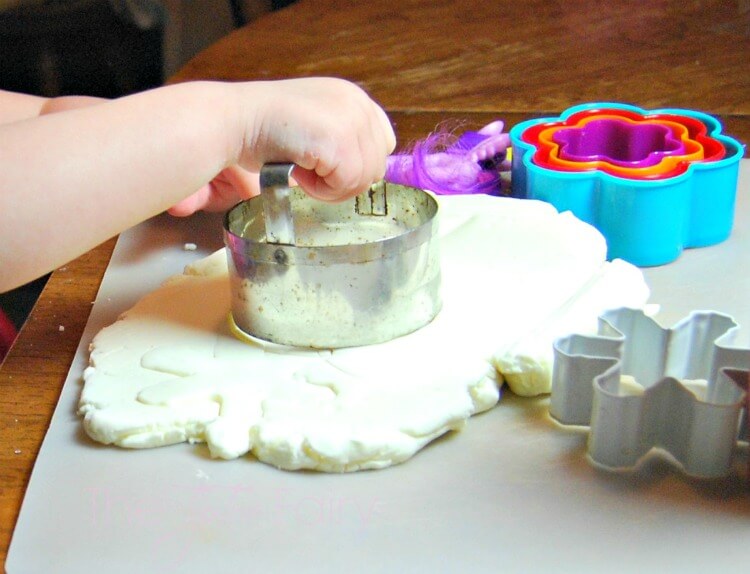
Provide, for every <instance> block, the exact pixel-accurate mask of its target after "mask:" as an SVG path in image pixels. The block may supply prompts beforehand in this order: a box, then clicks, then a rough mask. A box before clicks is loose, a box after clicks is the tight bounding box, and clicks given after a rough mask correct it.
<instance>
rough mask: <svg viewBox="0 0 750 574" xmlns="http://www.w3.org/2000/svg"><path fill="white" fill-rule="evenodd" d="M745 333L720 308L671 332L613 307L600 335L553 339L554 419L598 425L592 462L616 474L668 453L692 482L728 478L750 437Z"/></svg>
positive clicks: (697, 314) (592, 434)
mask: <svg viewBox="0 0 750 574" xmlns="http://www.w3.org/2000/svg"><path fill="white" fill-rule="evenodd" d="M738 332H739V326H738V325H737V324H736V323H735V321H734V320H733V319H732V318H731V317H729V316H728V315H724V314H722V313H717V312H714V311H694V312H693V313H691V314H690V315H689V316H688V317H686V318H685V319H683V320H682V321H680V322H678V323H677V324H676V325H675V326H674V327H673V328H670V329H665V328H662V327H661V326H659V325H658V324H657V322H656V321H655V320H654V319H653V318H651V317H648V316H647V315H646V314H645V313H644V312H643V311H642V310H636V309H628V308H619V309H613V310H610V311H607V312H606V313H604V314H602V315H601V316H600V318H599V330H598V333H597V334H596V335H578V334H574V335H568V336H565V337H561V338H559V339H557V340H556V341H555V343H554V362H553V367H552V391H551V396H550V409H549V412H550V415H551V416H552V418H553V419H555V420H557V421H558V422H559V423H561V424H564V425H579V426H580V425H584V426H586V425H587V426H590V429H589V436H588V446H587V448H588V456H589V458H590V459H591V461H592V462H594V463H595V464H597V465H599V466H601V467H604V468H607V469H609V470H632V469H634V468H636V467H637V465H638V463H639V462H640V461H641V459H643V458H644V457H645V456H646V455H647V454H649V453H650V452H651V451H652V450H653V449H655V448H657V449H658V448H661V449H663V450H666V451H667V452H668V453H669V454H671V455H672V456H673V457H674V458H675V459H676V460H677V461H678V462H679V463H680V464H681V466H682V468H683V470H684V472H685V473H686V474H688V475H690V476H694V477H697V478H718V477H722V476H725V475H727V474H728V473H729V472H730V470H731V465H732V460H733V456H734V454H735V451H736V447H737V442H738V440H747V438H748V437H747V431H748V429H747V425H748V420H747V418H748V412H747V411H748V404H747V403H748V402H749V401H748V399H749V398H750V397H749V396H748V392H749V391H750V389H748V376H749V375H750V349H748V348H743V347H741V346H738V345H736V341H737V335H738ZM623 375H625V376H629V378H623V377H622V376H623ZM628 381H630V382H628Z"/></svg>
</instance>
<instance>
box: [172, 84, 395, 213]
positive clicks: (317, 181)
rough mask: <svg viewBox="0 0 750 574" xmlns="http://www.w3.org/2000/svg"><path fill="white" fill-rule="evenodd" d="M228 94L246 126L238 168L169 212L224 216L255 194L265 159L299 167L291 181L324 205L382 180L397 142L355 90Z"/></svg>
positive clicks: (251, 88) (266, 88) (238, 90)
mask: <svg viewBox="0 0 750 574" xmlns="http://www.w3.org/2000/svg"><path fill="white" fill-rule="evenodd" d="M230 89H232V90H234V91H235V94H236V96H237V98H238V99H237V101H236V102H232V103H233V105H236V106H237V107H233V108H230V109H231V110H232V111H237V110H239V114H240V118H242V122H243V123H241V127H242V128H244V133H243V137H242V140H241V149H240V151H239V153H238V154H237V157H238V165H232V166H230V167H228V168H225V169H224V170H222V171H221V172H220V173H219V175H217V176H216V177H215V178H214V179H213V180H212V181H211V182H210V183H209V184H207V185H206V186H204V187H202V188H201V189H200V190H198V191H197V192H196V193H194V194H193V195H191V196H190V197H188V198H186V199H184V200H182V201H181V202H179V203H178V204H177V205H175V206H173V207H172V208H171V209H170V210H169V213H171V214H172V215H190V214H192V213H194V212H196V211H198V210H200V209H204V210H206V211H223V210H226V209H229V208H230V207H232V205H234V204H235V203H237V202H238V201H240V200H243V199H248V198H250V197H252V196H254V195H257V194H258V192H259V184H258V172H259V171H260V168H261V167H262V166H263V164H265V163H269V162H282V161H286V162H291V163H294V164H296V167H295V168H294V170H293V173H292V176H293V178H294V180H295V181H296V182H297V183H298V184H299V185H300V186H301V187H302V188H303V189H304V190H305V191H306V192H307V193H309V194H310V195H311V196H313V197H316V198H318V199H322V200H327V201H336V200H341V199H345V198H347V197H351V196H353V195H356V194H358V193H361V192H363V191H365V190H366V189H367V188H368V187H369V186H370V185H371V184H372V183H373V182H375V181H377V180H379V179H382V177H383V176H384V175H385V161H386V157H387V156H388V154H390V152H392V151H393V148H394V147H395V143H396V138H395V136H394V134H393V129H392V128H391V124H390V122H389V120H388V118H387V116H386V115H385V112H383V110H382V109H381V108H380V107H379V106H378V105H377V104H376V103H375V102H374V101H372V100H371V99H370V98H369V97H368V96H367V94H365V92H363V91H362V90H361V89H360V88H358V87H357V86H356V85H354V84H352V83H350V82H347V81H345V80H338V79H333V78H309V79H298V80H285V81H274V82H253V83H248V84H232V85H231V86H230ZM230 121H234V122H236V121H237V118H236V117H230ZM241 166H242V167H241Z"/></svg>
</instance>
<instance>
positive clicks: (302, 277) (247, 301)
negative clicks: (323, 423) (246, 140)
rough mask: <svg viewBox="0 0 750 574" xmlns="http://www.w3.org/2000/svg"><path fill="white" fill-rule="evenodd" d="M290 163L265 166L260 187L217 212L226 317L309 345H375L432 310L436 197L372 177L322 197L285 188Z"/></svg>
mask: <svg viewBox="0 0 750 574" xmlns="http://www.w3.org/2000/svg"><path fill="white" fill-rule="evenodd" d="M292 167H293V166H292V165H290V164H266V165H265V166H264V167H263V168H262V170H261V174H260V184H261V193H260V195H259V196H256V197H254V198H252V199H249V200H247V201H244V202H242V203H239V204H238V205H236V206H235V207H233V208H232V209H231V210H229V211H228V212H227V214H226V216H225V218H224V243H225V245H226V247H227V249H226V251H227V257H228V262H229V276H230V282H231V295H232V318H233V320H234V322H235V324H236V326H237V327H238V328H239V329H240V330H242V331H243V332H244V333H246V334H248V335H251V336H254V337H257V338H260V339H264V340H267V341H271V342H274V343H279V344H283V345H293V346H297V347H312V348H323V349H325V348H329V349H332V348H340V347H354V346H361V345H369V344H374V343H381V342H384V341H388V340H391V339H394V338H396V337H399V336H402V335H406V334H408V333H411V332H413V331H416V330H417V329H419V328H421V327H423V326H424V325H426V324H427V323H429V322H430V321H432V319H433V318H434V317H435V315H437V313H438V312H439V310H440V307H441V299H440V259H439V253H438V239H437V214H438V204H437V202H436V200H435V198H434V197H433V196H432V195H430V194H429V193H427V192H425V191H423V190H420V189H416V188H412V187H406V186H401V185H394V184H389V183H385V182H379V183H377V184H375V185H373V186H372V187H371V188H370V190H369V191H368V192H366V193H364V194H362V195H360V196H357V197H355V198H352V199H349V200H346V201H343V202H340V203H328V202H323V201H318V200H315V199H313V198H311V197H310V196H308V195H306V194H305V193H304V192H303V191H302V190H301V189H300V188H298V187H290V186H289V176H290V173H291V170H292Z"/></svg>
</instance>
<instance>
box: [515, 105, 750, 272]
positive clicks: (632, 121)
mask: <svg viewBox="0 0 750 574" xmlns="http://www.w3.org/2000/svg"><path fill="white" fill-rule="evenodd" d="M510 139H511V146H512V148H513V157H512V168H511V173H512V175H511V181H512V195H513V196H514V197H518V198H529V199H540V200H543V201H547V202H549V203H551V204H553V205H554V206H555V207H556V208H557V209H558V211H571V212H572V213H573V214H574V215H576V216H577V217H578V218H579V219H581V220H583V221H585V222H586V223H590V224H591V225H593V226H594V227H596V228H597V229H598V230H599V231H600V232H601V233H602V235H604V237H605V239H606V240H607V249H608V251H607V256H608V258H609V259H616V258H619V259H624V260H626V261H629V262H630V263H633V264H635V265H638V266H653V265H663V264H665V263H669V262H671V261H674V260H675V259H677V258H678V257H679V256H680V254H681V253H682V251H683V249H686V248H692V247H704V246H708V245H714V244H716V243H719V242H721V241H723V240H725V239H726V238H727V237H729V234H730V233H731V230H732V224H733V219H734V204H735V195H736V190H737V179H738V174H739V161H740V159H741V158H742V155H743V153H744V148H743V146H742V145H741V144H740V143H739V142H738V141H737V140H735V139H733V138H731V137H729V136H726V135H724V134H722V128H721V124H720V123H719V122H718V120H716V119H715V118H714V117H712V116H710V115H708V114H705V113H702V112H697V111H692V110H683V109H671V108H667V109H659V110H651V111H646V110H643V109H641V108H638V107H636V106H631V105H626V104H619V103H591V104H582V105H579V106H574V107H572V108H569V109H567V110H566V111H565V112H563V113H562V114H561V115H560V116H559V117H558V118H538V119H532V120H528V121H525V122H522V123H520V124H517V125H516V126H514V127H513V128H512V129H511V131H510Z"/></svg>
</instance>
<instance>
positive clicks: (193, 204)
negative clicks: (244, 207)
mask: <svg viewBox="0 0 750 574" xmlns="http://www.w3.org/2000/svg"><path fill="white" fill-rule="evenodd" d="M258 179H259V178H258V174H257V173H250V172H249V171H246V170H244V169H242V168H241V167H240V166H238V165H233V166H230V167H227V168H224V169H223V170H222V171H221V173H219V175H217V176H216V177H215V178H213V180H211V181H210V182H209V183H207V184H206V185H204V186H203V187H201V188H200V189H199V190H198V191H196V192H195V193H194V194H193V195H191V196H189V197H186V198H185V199H183V200H182V201H180V202H179V203H177V204H176V205H174V206H172V207H171V208H169V209H168V210H167V211H168V213H169V214H170V215H176V216H178V217H185V216H187V215H192V214H193V213H195V212H196V211H200V210H205V211H226V210H228V209H229V208H231V207H232V206H233V205H235V204H236V203H238V202H239V201H241V200H243V199H250V198H251V197H253V196H255V195H258V193H259V191H260V183H259V181H258Z"/></svg>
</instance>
